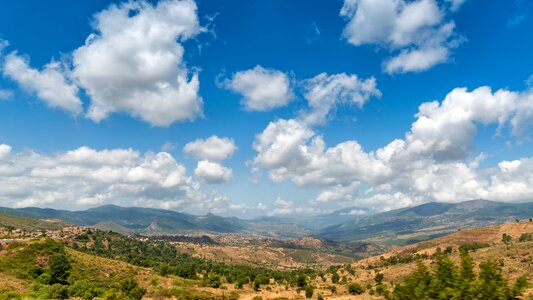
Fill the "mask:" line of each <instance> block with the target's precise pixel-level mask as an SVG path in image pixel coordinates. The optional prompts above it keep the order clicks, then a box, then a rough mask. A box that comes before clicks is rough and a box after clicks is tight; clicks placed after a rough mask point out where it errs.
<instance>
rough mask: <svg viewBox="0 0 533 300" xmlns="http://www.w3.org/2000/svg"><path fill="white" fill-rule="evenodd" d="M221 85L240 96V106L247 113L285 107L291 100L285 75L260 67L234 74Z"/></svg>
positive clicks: (288, 81)
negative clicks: (241, 97)
mask: <svg viewBox="0 0 533 300" xmlns="http://www.w3.org/2000/svg"><path fill="white" fill-rule="evenodd" d="M223 85H224V86H225V87H226V88H228V89H230V90H232V91H233V92H235V93H239V94H241V95H242V96H243V99H242V105H243V106H244V109H246V110H249V111H269V110H272V109H274V108H278V107H282V106H285V105H287V104H288V103H289V101H290V100H291V99H292V98H293V94H292V91H291V87H290V80H289V77H288V76H287V74H285V73H283V72H281V71H277V70H271V69H265V68H263V67H261V66H256V67H255V68H253V69H250V70H245V71H239V72H236V73H235V74H233V76H232V78H231V79H228V80H225V81H224V82H223Z"/></svg>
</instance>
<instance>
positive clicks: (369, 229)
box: [0, 200, 533, 245]
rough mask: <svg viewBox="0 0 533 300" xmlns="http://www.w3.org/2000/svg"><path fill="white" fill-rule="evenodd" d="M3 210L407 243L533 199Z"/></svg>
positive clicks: (522, 209) (125, 224)
mask: <svg viewBox="0 0 533 300" xmlns="http://www.w3.org/2000/svg"><path fill="white" fill-rule="evenodd" d="M0 211H4V212H5V213H8V214H11V215H16V216H21V217H30V218H35V219H61V220H65V221H67V222H70V223H73V224H76V225H80V226H95V227H97V228H99V229H102V230H110V231H115V232H119V233H122V234H133V233H140V234H144V235H167V234H179V233H183V232H195V233H197V232H212V233H246V234H255V235H261V236H266V237H281V238H285V237H290V238H299V237H304V236H316V237H321V238H326V239H329V240H333V241H344V242H356V241H365V242H370V243H377V244H390V245H404V244H410V243H415V242H418V241H422V240H427V239H431V238H435V237H438V236H442V235H445V234H448V233H450V232H454V231H457V230H458V229H461V228H466V227H480V226H487V225H492V224H499V223H504V222H507V221H513V220H514V219H515V218H518V219H524V218H531V217H533V202H530V203H501V202H493V201H487V200H472V201H465V202H461V203H455V204H451V203H435V202H431V203H426V204H422V205H418V206H415V207H408V208H402V209H397V210H392V211H388V212H383V213H377V214H372V213H371V212H370V211H368V210H366V209H364V208H360V207H351V208H346V209H342V210H338V211H335V212H333V213H329V214H325V215H319V216H311V217H308V218H301V217H300V218H296V217H294V218H291V217H258V218H255V219H252V220H243V219H239V218H236V217H222V216H217V215H214V214H206V215H202V216H198V215H191V214H187V213H181V212H177V211H170V210H164V209H154V208H142V207H120V206H116V205H105V206H100V207H96V208H91V209H88V210H84V211H67V210H55V209H49V208H44V209H43V208H35V207H29V208H19V209H13V208H1V207H0Z"/></svg>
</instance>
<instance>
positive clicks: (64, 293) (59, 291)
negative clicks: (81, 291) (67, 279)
mask: <svg viewBox="0 0 533 300" xmlns="http://www.w3.org/2000/svg"><path fill="white" fill-rule="evenodd" d="M31 294H32V296H34V297H35V298H37V299H68V288H67V286H66V285H61V284H59V283H55V284H53V285H44V284H40V283H37V284H35V285H33V287H32V292H31Z"/></svg>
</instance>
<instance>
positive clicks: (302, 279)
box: [296, 274, 307, 288]
mask: <svg viewBox="0 0 533 300" xmlns="http://www.w3.org/2000/svg"><path fill="white" fill-rule="evenodd" d="M306 280H307V278H306V276H305V275H304V274H300V275H298V279H297V280H296V285H297V286H298V287H300V288H303V287H304V286H305V285H306V284H307V281H306Z"/></svg>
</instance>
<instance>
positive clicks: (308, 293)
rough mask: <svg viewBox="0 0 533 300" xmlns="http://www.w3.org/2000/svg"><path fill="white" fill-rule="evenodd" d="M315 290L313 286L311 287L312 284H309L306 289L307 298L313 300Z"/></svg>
mask: <svg viewBox="0 0 533 300" xmlns="http://www.w3.org/2000/svg"><path fill="white" fill-rule="evenodd" d="M314 290H315V289H314V288H313V286H311V285H310V284H308V285H307V286H306V287H305V298H308V299H309V298H312V297H313V292H314Z"/></svg>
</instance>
